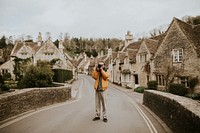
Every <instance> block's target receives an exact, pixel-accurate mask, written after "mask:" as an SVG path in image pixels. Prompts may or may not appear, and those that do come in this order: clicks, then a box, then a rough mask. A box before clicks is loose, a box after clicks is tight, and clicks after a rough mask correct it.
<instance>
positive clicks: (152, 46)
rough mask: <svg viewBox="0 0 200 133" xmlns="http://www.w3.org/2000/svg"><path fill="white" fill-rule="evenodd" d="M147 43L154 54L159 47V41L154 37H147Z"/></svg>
mask: <svg viewBox="0 0 200 133" xmlns="http://www.w3.org/2000/svg"><path fill="white" fill-rule="evenodd" d="M145 44H146V46H147V48H148V50H149V52H150V53H151V54H154V53H155V52H156V51H157V49H158V41H157V40H153V39H145Z"/></svg>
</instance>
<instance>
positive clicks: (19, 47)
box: [11, 42, 41, 56]
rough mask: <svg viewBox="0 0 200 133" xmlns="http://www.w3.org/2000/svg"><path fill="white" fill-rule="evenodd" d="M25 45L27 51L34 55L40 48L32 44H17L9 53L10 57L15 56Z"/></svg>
mask: <svg viewBox="0 0 200 133" xmlns="http://www.w3.org/2000/svg"><path fill="white" fill-rule="evenodd" d="M23 45H25V46H26V47H27V48H28V49H31V51H32V52H33V53H36V52H37V51H38V50H39V48H40V47H41V46H38V45H37V44H36V43H34V42H17V43H16V44H15V46H14V48H13V50H12V52H11V56H16V54H17V52H18V51H19V50H20V49H21V48H22V47H23Z"/></svg>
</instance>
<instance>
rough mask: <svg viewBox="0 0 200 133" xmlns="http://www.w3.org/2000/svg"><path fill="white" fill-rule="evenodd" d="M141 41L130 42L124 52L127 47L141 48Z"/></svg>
mask: <svg viewBox="0 0 200 133" xmlns="http://www.w3.org/2000/svg"><path fill="white" fill-rule="evenodd" d="M141 42H142V41H137V42H133V43H130V44H129V45H128V46H127V47H126V48H125V49H124V51H123V52H126V51H127V49H138V50H139V48H140V45H141Z"/></svg>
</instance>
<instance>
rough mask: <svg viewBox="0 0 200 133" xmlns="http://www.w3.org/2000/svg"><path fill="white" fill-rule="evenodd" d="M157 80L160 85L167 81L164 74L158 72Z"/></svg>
mask: <svg viewBox="0 0 200 133" xmlns="http://www.w3.org/2000/svg"><path fill="white" fill-rule="evenodd" d="M156 81H157V82H158V85H161V86H165V85H166V81H165V76H164V75H162V74H157V75H156Z"/></svg>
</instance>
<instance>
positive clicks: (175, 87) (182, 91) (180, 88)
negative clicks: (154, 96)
mask: <svg viewBox="0 0 200 133" xmlns="http://www.w3.org/2000/svg"><path fill="white" fill-rule="evenodd" d="M169 92H170V93H172V94H176V95H179V96H185V95H186V94H187V88H186V87H185V85H184V84H175V83H171V84H170V85H169Z"/></svg>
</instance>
